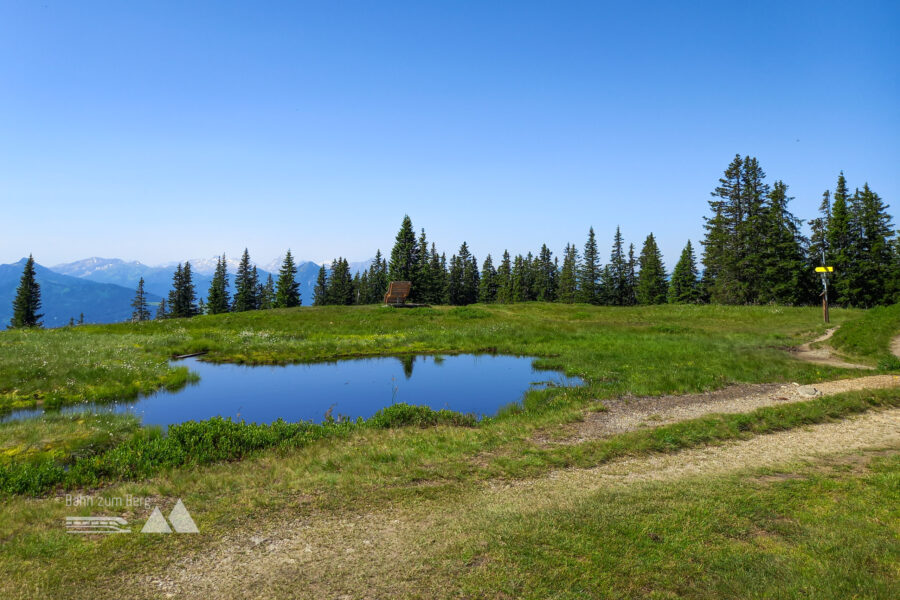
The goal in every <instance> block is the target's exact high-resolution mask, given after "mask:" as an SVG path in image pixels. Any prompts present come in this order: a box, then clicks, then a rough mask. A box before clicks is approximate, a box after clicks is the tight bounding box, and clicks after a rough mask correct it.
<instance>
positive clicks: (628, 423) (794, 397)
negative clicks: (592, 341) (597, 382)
mask: <svg viewBox="0 0 900 600" xmlns="http://www.w3.org/2000/svg"><path fill="white" fill-rule="evenodd" d="M889 387H900V375H872V376H869V377H859V378H857V379H839V380H836V381H824V382H821V383H815V384H812V385H797V384H788V385H782V384H777V383H775V384H772V383H763V384H744V385H735V386H731V387H727V388H725V389H721V390H716V391H714V392H706V393H702V394H685V395H679V396H647V397H639V398H632V397H627V396H626V397H623V398H618V399H616V400H604V401H603V404H604V405H605V406H606V408H607V410H605V411H602V412H590V413H587V414H586V415H585V418H584V421H582V422H580V423H574V424H572V425H569V426H567V427H564V428H563V429H562V430H561V431H559V432H558V433H557V434H556V435H554V436H553V438H551V437H549V436H547V435H542V436H537V437H536V441H538V442H539V443H545V444H553V443H557V444H577V443H580V442H583V441H586V440H590V439H596V438H601V437H607V436H610V435H615V434H618V433H624V432H626V431H634V430H635V429H642V428H644V427H657V426H659V425H666V424H668V423H675V422H678V421H685V420H688V419H696V418H697V417H702V416H704V415H708V414H712V413H744V412H750V411H752V410H756V409H757V408H762V407H764V406H773V405H776V404H786V403H790V402H802V401H804V400H809V399H810V398H813V397H815V396H821V395H826V396H827V395H831V394H840V393H843V392H850V391H855V390H865V389H879V388H889Z"/></svg>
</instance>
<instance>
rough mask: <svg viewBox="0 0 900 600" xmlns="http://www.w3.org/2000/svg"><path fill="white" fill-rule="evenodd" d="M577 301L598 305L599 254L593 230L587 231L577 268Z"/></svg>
mask: <svg viewBox="0 0 900 600" xmlns="http://www.w3.org/2000/svg"><path fill="white" fill-rule="evenodd" d="M577 272H578V301H579V302H585V303H587V304H599V303H600V294H599V289H598V286H599V283H600V254H599V252H598V251H597V237H596V236H595V235H594V228H593V227H591V228H590V230H589V231H588V239H587V242H585V244H584V254H583V255H582V257H581V265H580V266H579V267H578V271H577Z"/></svg>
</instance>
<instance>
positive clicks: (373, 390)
mask: <svg viewBox="0 0 900 600" xmlns="http://www.w3.org/2000/svg"><path fill="white" fill-rule="evenodd" d="M531 363H532V359H531V358H527V357H516V356H496V355H472V354H463V355H454V356H406V357H381V358H367V359H354V360H342V361H338V362H328V363H315V364H301V365H288V366H283V367H275V366H258V367H250V366H244V365H232V364H218V365H216V364H211V363H204V362H202V361H200V360H198V359H196V358H189V359H185V360H183V361H178V362H177V363H176V364H178V365H184V366H187V367H188V368H190V369H191V371H193V372H195V373H197V374H198V375H200V382H199V383H197V384H195V385H189V386H187V387H185V388H183V389H181V390H178V391H176V392H166V391H162V392H157V393H155V394H152V395H150V396H145V397H142V398H140V399H138V400H135V401H132V402H126V403H120V404H115V405H105V406H104V405H99V406H97V405H85V404H82V405H77V406H73V407H66V408H65V409H64V410H66V411H83V410H85V409H86V407H90V409H91V410H115V411H116V412H126V411H128V412H133V413H134V414H136V415H138V416H140V417H141V418H142V419H143V422H144V424H146V425H169V424H173V423H181V422H183V421H189V420H195V421H199V420H203V419H208V418H210V417H214V416H217V415H218V416H223V417H229V416H230V417H232V418H236V419H237V418H241V419H244V420H246V421H247V422H257V423H271V422H272V421H274V420H275V419H277V418H279V417H281V418H282V419H284V420H285V421H299V420H307V421H309V420H311V421H316V422H320V421H322V419H323V418H324V416H325V412H326V411H327V410H328V409H329V408H330V407H333V408H332V415H333V416H335V417H337V416H338V415H344V416H348V417H351V418H354V419H355V418H356V417H370V416H372V415H373V414H374V413H375V411H377V410H378V409H380V408H383V407H385V406H388V405H390V404H392V403H394V402H405V403H407V404H420V405H421V404H424V405H428V406H430V407H431V408H434V409H441V408H449V409H451V410H455V411H458V412H463V413H474V414H476V415H479V416H480V415H493V414H495V413H496V412H497V410H498V409H499V408H500V407H501V406H504V405H507V404H510V403H512V402H517V401H519V400H521V398H522V394H523V393H524V392H525V391H527V390H528V389H529V388H530V387H532V384H534V383H536V382H547V381H552V382H554V383H555V384H557V385H578V384H580V383H581V382H580V380H578V379H577V378H566V377H565V376H564V375H562V374H561V373H557V372H555V371H538V370H535V369H533V368H532V366H531ZM39 414H41V411H40V410H39V409H38V410H25V411H18V412H16V413H12V414H10V415H9V416H8V417H7V419H14V418H22V417H26V416H31V415H39ZM4 420H6V419H4Z"/></svg>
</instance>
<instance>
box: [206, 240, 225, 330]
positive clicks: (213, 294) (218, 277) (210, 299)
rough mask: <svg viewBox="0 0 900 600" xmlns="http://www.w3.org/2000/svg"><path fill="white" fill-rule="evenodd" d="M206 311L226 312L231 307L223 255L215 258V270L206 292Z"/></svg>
mask: <svg viewBox="0 0 900 600" xmlns="http://www.w3.org/2000/svg"><path fill="white" fill-rule="evenodd" d="M206 300H207V312H208V313H209V314H211V315H218V314H222V313H226V312H228V311H229V309H230V307H231V298H230V297H229V294H228V263H227V262H226V260H225V255H224V254H223V255H222V256H221V257H219V258H217V259H216V271H215V273H214V274H213V278H212V281H211V282H210V284H209V291H208V292H207V294H206Z"/></svg>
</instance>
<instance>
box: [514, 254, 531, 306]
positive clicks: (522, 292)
mask: <svg viewBox="0 0 900 600" xmlns="http://www.w3.org/2000/svg"><path fill="white" fill-rule="evenodd" d="M526 300H528V275H527V274H526V263H525V257H523V256H522V255H521V254H516V257H515V258H514V259H513V266H512V301H513V302H525V301H526Z"/></svg>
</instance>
